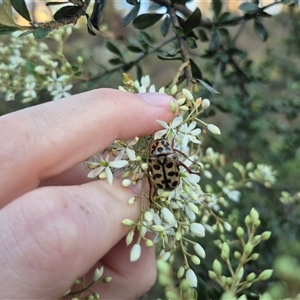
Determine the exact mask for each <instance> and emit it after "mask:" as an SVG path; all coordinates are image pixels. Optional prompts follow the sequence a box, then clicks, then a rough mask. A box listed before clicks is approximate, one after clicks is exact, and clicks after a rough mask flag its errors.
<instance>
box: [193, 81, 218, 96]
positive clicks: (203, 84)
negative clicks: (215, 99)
mask: <svg viewBox="0 0 300 300" xmlns="http://www.w3.org/2000/svg"><path fill="white" fill-rule="evenodd" d="M197 81H198V82H200V83H201V85H202V86H203V87H205V88H206V89H207V90H208V91H209V92H210V93H214V94H220V92H218V91H216V90H215V89H214V88H213V87H211V86H210V85H209V84H208V83H206V82H205V81H203V80H200V79H197Z"/></svg>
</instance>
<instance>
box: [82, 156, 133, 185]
mask: <svg viewBox="0 0 300 300" xmlns="http://www.w3.org/2000/svg"><path fill="white" fill-rule="evenodd" d="M87 164H89V162H87ZM96 164H98V167H96V168H95V169H93V170H92V171H90V172H89V173H88V175H87V176H88V177H89V178H95V177H98V176H99V175H100V174H101V173H102V172H105V175H106V179H107V182H108V183H109V184H110V185H111V184H112V182H113V174H112V171H111V168H115V169H119V168H123V167H125V166H126V165H127V164H128V161H127V160H118V159H115V160H113V161H110V160H109V156H107V157H106V159H104V158H103V157H102V155H100V159H99V162H96Z"/></svg>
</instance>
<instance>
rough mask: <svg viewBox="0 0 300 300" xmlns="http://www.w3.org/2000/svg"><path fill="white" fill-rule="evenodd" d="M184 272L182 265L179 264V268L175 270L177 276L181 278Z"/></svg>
mask: <svg viewBox="0 0 300 300" xmlns="http://www.w3.org/2000/svg"><path fill="white" fill-rule="evenodd" d="M184 272H185V269H184V267H183V266H181V267H180V268H179V269H178V272H177V278H181V277H182V276H183V275H184Z"/></svg>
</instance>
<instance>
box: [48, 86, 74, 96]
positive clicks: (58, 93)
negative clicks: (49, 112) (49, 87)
mask: <svg viewBox="0 0 300 300" xmlns="http://www.w3.org/2000/svg"><path fill="white" fill-rule="evenodd" d="M72 87H73V85H72V84H68V85H67V86H65V87H63V86H62V85H60V86H58V88H57V89H56V90H53V91H52V92H51V95H52V96H54V98H53V100H58V99H61V98H64V97H68V96H70V95H71V94H70V93H68V91H69V90H70V89H71V88H72Z"/></svg>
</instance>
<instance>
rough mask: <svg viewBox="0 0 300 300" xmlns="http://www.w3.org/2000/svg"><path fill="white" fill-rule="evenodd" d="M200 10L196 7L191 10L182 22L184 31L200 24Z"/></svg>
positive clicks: (188, 30)
mask: <svg viewBox="0 0 300 300" xmlns="http://www.w3.org/2000/svg"><path fill="white" fill-rule="evenodd" d="M201 17H202V15H201V11H200V9H199V8H198V7H196V9H195V10H194V11H193V12H192V14H191V15H190V16H189V17H188V18H187V19H186V21H185V22H184V24H183V30H184V32H185V33H188V32H190V31H192V30H193V29H194V28H195V27H198V26H200V24H201Z"/></svg>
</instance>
